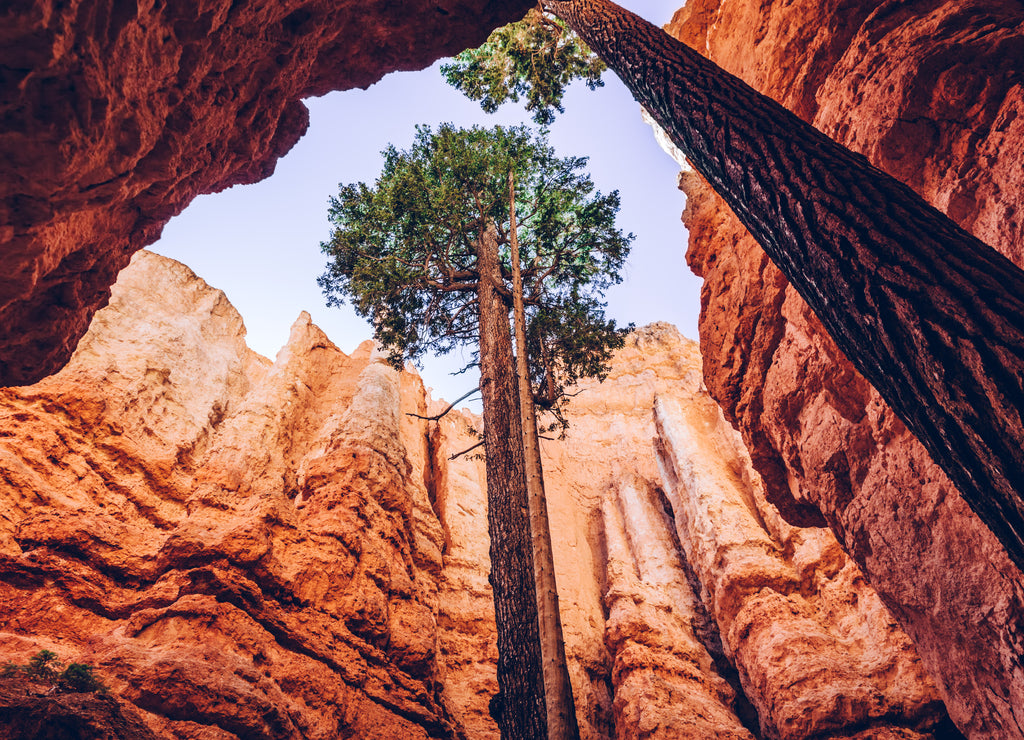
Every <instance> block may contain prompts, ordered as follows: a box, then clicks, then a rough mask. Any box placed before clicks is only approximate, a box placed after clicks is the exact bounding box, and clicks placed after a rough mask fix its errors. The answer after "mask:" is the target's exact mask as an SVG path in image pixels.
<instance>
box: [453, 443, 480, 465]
mask: <svg viewBox="0 0 1024 740" xmlns="http://www.w3.org/2000/svg"><path fill="white" fill-rule="evenodd" d="M483 443H484V441H483V440H480V441H479V442H477V443H476V444H475V445H473V446H472V447H468V448H466V449H464V450H463V451H462V452H456V453H455V454H454V455H452V456H451V457H449V458H448V459H449V460H454V459H455V458H457V457H461V456H462V455H465V454H466V453H467V452H472V451H473V450H475V449H476V448H477V447H482V446H483Z"/></svg>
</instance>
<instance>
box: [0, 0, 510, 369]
mask: <svg viewBox="0 0 1024 740" xmlns="http://www.w3.org/2000/svg"><path fill="white" fill-rule="evenodd" d="M529 5H530V3H529V2H525V0H515V1H514V2H495V1H493V0H439V1H431V2H404V3H395V2H387V1H386V0H371V1H369V2H354V1H349V2H331V1H328V0H273V1H272V2H260V3H237V2H231V0H208V1H205V2H201V3H163V2H153V1H152V0H150V1H149V2H140V3H134V2H124V1H123V0H101V1H99V2H93V1H90V2H85V1H83V0H74V1H73V2H69V3H53V2H48V1H47V0H36V1H35V2H33V1H32V0H23V1H22V0H19V1H17V2H14V3H5V4H4V7H3V8H2V9H0V253H2V254H3V258H4V265H5V270H4V275H3V276H2V277H0V338H2V339H0V384H3V385H11V384H17V383H30V382H34V381H36V380H38V379H40V378H42V377H44V376H45V375H47V374H49V373H52V372H54V371H56V370H57V369H59V368H60V367H61V366H62V365H63V364H64V362H66V361H67V359H68V358H69V357H70V355H71V352H72V351H73V349H74V347H75V344H76V343H77V341H78V339H79V338H80V337H81V336H82V335H83V334H84V332H85V330H86V328H87V327H88V325H89V320H90V319H91V317H92V314H93V312H94V311H95V310H96V309H97V308H99V307H100V306H102V305H103V304H104V303H105V302H106V300H107V297H108V295H109V288H110V285H111V284H112V283H113V282H114V279H115V278H116V276H117V273H118V271H120V270H121V269H122V268H123V267H124V266H125V265H127V264H128V260H129V258H130V257H131V255H132V254H133V253H134V252H135V251H136V250H138V249H139V248H140V247H143V246H145V245H147V244H150V243H152V242H153V241H155V240H156V239H157V238H158V236H159V234H160V231H161V229H162V228H163V225H164V224H165V223H167V221H168V220H169V219H170V218H171V216H173V215H175V214H177V213H179V212H181V210H182V209H183V208H184V207H185V206H186V205H187V204H188V203H189V202H190V201H191V200H192V199H193V198H194V197H195V196H196V195H199V194H200V193H208V192H215V191H218V190H222V189H224V188H227V187H229V186H231V185H235V184H239V183H249V182H255V181H257V180H260V179H262V178H264V177H267V176H268V175H269V174H270V173H271V172H273V170H274V166H275V163H276V161H277V159H278V158H279V157H280V156H282V155H283V154H284V153H285V152H287V151H288V150H289V149H290V148H291V147H292V145H294V144H295V142H296V141H297V140H298V138H299V137H300V136H301V135H302V134H303V133H304V132H305V129H306V126H307V124H308V112H307V110H306V108H305V106H304V105H303V104H302V102H301V99H302V98H304V97H308V96H314V95H323V94H324V93H327V92H329V91H331V90H342V89H350V88H353V87H365V86H368V85H370V84H371V83H373V82H375V81H377V80H378V79H380V77H381V76H383V75H384V74H386V73H387V72H390V71H393V70H398V69H419V68H422V67H425V66H427V65H429V64H430V63H431V62H432V61H433V60H435V59H437V58H438V57H440V56H443V55H445V54H452V53H455V52H458V51H461V50H462V49H464V48H466V47H469V46H475V45H477V44H478V43H480V42H481V41H483V39H484V38H485V37H486V35H487V33H488V32H489V31H490V30H491V29H492V28H494V27H496V26H498V25H501V24H502V23H506V22H508V21H510V20H514V19H515V18H516V17H518V16H521V15H522V14H523V13H524V12H525V11H526V9H527V8H528V7H529ZM354 114H357V112H354Z"/></svg>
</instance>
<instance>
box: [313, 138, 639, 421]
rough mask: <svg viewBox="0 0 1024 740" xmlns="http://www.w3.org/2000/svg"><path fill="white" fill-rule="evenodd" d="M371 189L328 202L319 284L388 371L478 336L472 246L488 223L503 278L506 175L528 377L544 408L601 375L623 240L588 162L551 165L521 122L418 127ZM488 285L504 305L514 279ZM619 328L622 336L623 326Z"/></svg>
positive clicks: (354, 189) (611, 202) (347, 190)
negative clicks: (349, 308)
mask: <svg viewBox="0 0 1024 740" xmlns="http://www.w3.org/2000/svg"><path fill="white" fill-rule="evenodd" d="M383 155H384V167H383V170H382V172H381V174H380V176H379V177H378V178H377V181H376V183H374V185H373V186H372V187H371V186H369V185H366V184H365V183H354V184H349V185H343V186H341V188H340V190H339V193H338V195H337V196H336V197H333V198H331V200H330V211H329V217H330V221H331V223H332V225H333V226H334V228H333V231H332V235H331V239H330V240H329V241H327V242H325V243H323V244H322V245H321V246H322V248H323V250H324V251H325V252H326V253H327V254H328V255H330V261H329V263H328V267H327V270H326V271H325V272H324V274H323V275H322V276H321V277H320V279H319V283H320V285H321V287H322V288H323V290H324V292H325V294H326V296H327V300H328V304H330V305H337V304H341V303H343V302H344V301H345V300H346V299H348V300H350V301H351V302H352V304H353V306H354V308H355V309H356V311H357V312H358V313H359V314H360V315H362V316H364V317H366V318H368V319H370V322H371V323H372V324H373V327H374V334H375V337H376V339H377V340H378V341H379V342H380V343H381V344H382V345H384V346H385V347H386V348H387V349H388V350H389V351H390V356H391V358H392V361H393V362H394V363H396V364H397V363H401V362H402V361H403V360H404V359H412V360H415V359H416V358H418V357H419V356H421V355H422V354H423V353H424V352H427V351H433V352H436V353H438V354H443V353H446V352H448V351H450V350H452V349H453V348H454V347H456V346H458V345H462V344H472V343H473V342H474V341H475V339H476V336H477V314H476V303H477V297H476V287H477V284H478V281H479V279H480V275H479V272H478V270H477V265H476V260H477V257H476V254H477V253H476V243H477V240H478V239H479V237H480V233H481V231H482V230H483V229H484V228H485V227H486V226H487V225H488V224H493V225H494V227H495V228H496V231H497V237H498V244H499V247H500V251H499V259H500V262H501V272H502V276H503V278H507V279H508V281H510V277H511V265H510V262H509V250H508V242H509V203H508V173H509V171H510V170H511V171H513V172H514V173H515V182H516V200H517V207H518V211H519V218H518V233H519V244H520V253H521V269H522V275H523V285H524V300H525V304H526V307H527V313H528V316H529V324H530V335H531V345H532V347H533V348H534V349H535V350H536V352H535V353H531V358H530V359H531V374H532V376H533V379H534V381H535V384H536V387H537V388H538V389H543V392H540V393H538V396H539V397H540V398H542V399H543V401H542V405H543V406H545V407H549V408H550V407H554V406H555V405H556V404H557V401H558V400H559V399H560V398H561V393H562V389H564V387H565V385H566V384H567V383H572V382H574V381H575V380H578V379H579V378H581V377H585V376H588V375H595V374H597V375H600V374H601V372H602V371H603V368H604V366H605V365H606V363H607V360H608V358H609V356H610V353H611V351H612V350H613V349H614V348H616V347H618V346H621V344H622V336H621V335H622V334H623V332H624V331H625V330H624V329H620V328H618V327H616V325H615V322H614V321H612V320H607V319H606V318H605V317H604V305H605V304H604V302H603V300H602V297H603V294H604V291H605V290H606V289H607V288H608V287H609V286H611V285H613V284H616V283H618V282H620V281H621V278H620V276H619V271H620V269H621V267H622V264H623V262H624V260H625V258H626V256H627V255H628V253H629V246H630V242H631V240H632V239H633V235H632V234H623V233H622V232H621V230H619V229H618V228H616V226H615V216H616V214H617V212H618V209H619V194H618V192H617V191H613V192H611V193H609V194H602V193H601V192H599V191H595V188H594V184H593V182H592V181H591V179H590V177H589V176H587V175H586V174H585V173H583V172H582V170H583V168H584V166H585V165H586V162H587V160H586V158H584V157H558V156H556V154H555V152H554V150H553V149H552V148H551V147H550V146H549V145H548V142H547V137H546V134H545V133H544V132H540V133H536V134H535V133H533V132H531V130H530V129H529V128H527V127H522V126H520V127H512V128H504V127H501V126H497V127H494V128H482V127H473V128H470V129H458V128H456V127H454V126H452V125H451V124H443V125H442V126H440V127H439V129H438V130H437V131H436V132H435V131H432V130H431V128H430V127H428V126H419V127H417V129H416V135H415V138H414V141H413V143H412V146H411V147H409V148H408V149H406V150H399V149H397V148H396V147H394V146H390V147H388V149H386V150H385V151H384V152H383ZM508 281H503V284H502V285H499V286H497V287H498V290H499V292H500V293H501V294H502V295H503V296H504V297H505V298H506V302H507V303H508V305H509V306H511V292H510V287H509V282H508ZM627 328H628V327H627Z"/></svg>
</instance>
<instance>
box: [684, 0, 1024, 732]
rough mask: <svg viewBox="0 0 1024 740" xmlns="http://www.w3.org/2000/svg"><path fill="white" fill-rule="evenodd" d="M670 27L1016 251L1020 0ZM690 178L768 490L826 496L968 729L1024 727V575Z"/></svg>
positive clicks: (853, 0) (848, 541)
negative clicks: (1023, 658) (1023, 577)
mask: <svg viewBox="0 0 1024 740" xmlns="http://www.w3.org/2000/svg"><path fill="white" fill-rule="evenodd" d="M670 32H671V33H673V34H674V35H675V36H676V37H678V38H680V39H681V40H683V41H684V42H686V43H688V44H690V45H691V46H693V47H694V48H695V49H697V50H698V51H700V52H701V53H703V54H705V55H707V56H709V57H710V58H711V59H713V60H714V61H716V62H717V63H718V64H720V65H722V66H723V67H725V68H726V69H727V70H729V71H731V72H733V73H735V74H737V75H739V76H740V77H742V78H743V79H744V80H746V81H747V82H749V83H750V84H751V85H753V86H754V87H755V88H757V89H759V90H761V91H762V92H764V93H766V94H768V95H770V96H772V97H774V98H775V99H776V100H778V101H779V102H781V103H783V104H784V105H786V106H787V107H789V108H790V109H791V110H793V111H794V112H796V113H798V114H799V115H801V116H802V117H803V118H805V119H806V120H808V121H810V122H812V123H814V125H815V126H817V127H818V128H820V129H821V130H823V131H825V132H826V133H828V134H829V135H831V136H832V137H834V138H835V139H837V140H838V141H839V142H841V143H843V144H846V145H848V146H849V147H850V148H852V149H854V150H857V151H860V152H863V153H864V154H865V155H867V156H868V158H869V159H870V160H871V161H872V163H874V164H875V165H877V166H879V167H880V168H882V169H884V170H886V171H888V172H890V173H891V174H893V175H894V176H896V177H897V178H899V179H900V180H902V181H904V182H906V183H908V184H909V185H910V186H911V187H913V188H914V189H915V190H917V192H918V193H920V194H921V195H922V197H924V198H925V199H926V200H927V201H929V202H930V203H932V204H933V205H935V206H936V207H938V208H940V209H942V210H944V211H945V212H946V213H948V214H949V216H950V217H951V218H953V219H954V220H955V221H956V222H957V223H959V224H960V225H961V226H963V227H964V228H966V229H967V230H969V231H971V232H972V233H974V234H975V235H976V236H978V237H979V238H981V239H983V240H985V241H987V242H988V243H989V244H991V245H992V246H994V247H995V248H996V249H998V250H1000V251H1001V252H1003V253H1004V254H1005V255H1006V256H1007V257H1009V258H1010V259H1012V260H1015V261H1016V262H1017V264H1024V252H1022V251H1021V248H1022V247H1021V245H1022V244H1024V238H1022V237H1024V217H1022V213H1024V209H1022V206H1024V168H1022V167H1021V165H1020V157H1019V156H1018V152H1019V150H1020V143H1021V142H1022V141H1024V86H1022V84H1021V78H1020V59H1021V58H1024V26H1022V25H1021V6H1020V3H1019V2H1016V1H1015V0H971V1H970V2H961V1H960V0H936V1H932V0H929V1H927V2H925V1H923V0H922V1H920V2H917V1H915V2H876V1H874V0H872V1H865V0H831V1H830V2H825V3H822V2H809V1H805V0H797V1H796V2H789V1H786V2H783V1H782V0H778V1H776V0H734V1H731V2H720V1H719V0H690V2H688V3H687V4H686V7H685V8H684V9H683V10H681V11H679V13H677V15H676V17H675V19H674V21H673V23H672V24H671V25H670ZM681 182H682V187H683V189H684V190H685V191H686V193H687V195H688V204H687V211H686V213H685V214H684V221H685V222H686V223H687V225H688V227H689V229H690V235H691V237H690V247H689V252H688V261H689V263H690V265H691V267H692V268H693V269H694V271H695V272H696V273H698V274H699V275H701V276H703V277H704V279H705V284H704V289H703V295H702V315H701V323H700V331H701V350H702V353H703V356H704V375H705V379H706V382H707V385H708V389H709V391H710V393H711V395H712V396H713V397H714V398H715V399H716V400H717V401H718V402H719V403H720V404H721V405H722V407H723V409H724V411H725V415H726V417H727V418H728V419H729V420H730V421H732V422H733V423H735V424H736V425H737V426H738V428H739V429H740V430H741V431H742V433H743V438H744V440H745V442H746V444H747V446H748V448H749V451H750V455H751V457H752V459H753V462H754V466H755V468H756V469H757V471H758V472H759V473H760V474H761V476H762V477H763V480H764V482H765V486H766V494H767V498H768V499H769V500H770V501H772V502H773V503H774V504H776V505H777V506H778V507H779V509H780V510H781V511H782V512H783V513H784V514H787V515H788V516H790V518H791V519H793V520H794V521H795V514H796V513H797V512H799V511H800V508H801V507H798V506H796V504H798V503H799V504H810V505H811V506H812V507H814V508H816V509H818V510H819V511H820V512H821V514H822V515H823V521H827V523H828V524H829V526H830V527H831V529H832V530H833V531H834V532H835V533H836V534H837V535H838V537H839V539H840V541H841V542H842V544H843V547H844V548H845V549H846V550H847V552H849V553H850V554H851V555H852V556H853V557H854V559H855V560H856V561H857V562H858V564H859V565H860V566H861V568H862V569H863V572H864V574H865V576H866V577H867V579H868V581H869V582H870V583H871V584H872V586H873V587H874V588H875V589H877V591H878V593H879V594H880V595H881V597H882V599H883V601H884V602H885V603H886V605H887V606H888V607H889V609H890V611H891V613H892V614H893V615H894V616H895V617H896V619H897V620H898V621H899V622H900V624H901V625H902V626H903V628H904V629H905V630H906V631H907V633H908V634H909V635H910V637H911V638H912V639H913V640H914V642H915V643H916V645H917V649H918V651H919V653H920V655H921V658H922V660H923V661H924V664H925V666H926V668H927V670H928V671H929V673H930V674H931V675H932V676H933V678H934V679H935V680H936V682H937V683H938V686H939V689H940V692H941V694H942V696H943V698H944V699H945V701H946V704H947V706H948V708H949V711H950V714H951V716H952V717H953V719H954V720H955V721H956V722H957V723H958V724H959V726H960V727H961V728H963V729H964V730H965V731H966V732H968V733H970V734H971V735H972V736H975V737H986V738H989V737H991V738H1002V737H1006V738H1010V737H1013V738H1020V737H1024V662H1022V655H1024V650H1022V647H1024V579H1022V574H1021V573H1020V571H1019V570H1017V569H1016V568H1015V567H1013V566H1012V565H1011V563H1010V561H1009V560H1008V558H1007V556H1006V555H1005V553H1004V551H1003V550H1002V548H1001V547H1000V546H999V545H998V543H997V542H996V541H995V539H994V537H993V536H992V535H991V534H990V533H989V531H988V530H987V529H986V528H985V526H984V525H983V524H982V523H981V522H980V521H979V520H978V519H977V517H975V516H974V515H973V514H972V513H971V512H970V510H969V509H968V508H967V506H966V505H965V504H964V503H963V501H962V500H961V498H960V497H959V495H958V494H957V493H956V491H955V488H954V487H953V485H952V484H951V483H950V482H949V480H948V479H947V478H946V476H945V475H944V474H943V473H942V472H941V471H940V470H939V469H938V468H937V467H936V466H935V465H934V464H933V463H932V462H931V460H930V458H929V457H928V455H927V453H926V452H925V451H924V449H923V447H922V446H921V445H920V444H919V443H918V442H917V441H916V440H915V439H914V438H913V437H912V436H911V435H910V434H909V433H908V432H907V431H906V429H905V428H904V426H903V425H902V423H900V422H899V421H898V420H897V419H896V418H895V416H894V415H893V413H892V411H891V410H890V409H889V408H888V407H887V406H886V404H885V403H884V402H883V401H882V400H881V399H880V398H879V397H878V395H877V394H876V393H875V392H874V391H873V390H872V389H871V388H870V386H868V384H867V383H866V382H865V381H864V380H863V378H861V377H860V376H859V375H858V374H857V373H856V372H855V371H854V370H853V368H852V366H851V365H850V363H849V362H848V361H847V359H846V358H845V357H844V356H843V355H842V353H841V352H840V351H839V350H838V349H837V348H836V346H835V345H834V343H833V342H832V341H831V339H830V338H829V337H828V336H827V334H826V333H825V331H824V329H823V328H822V326H821V324H820V323H819V322H818V321H817V319H816V318H815V317H814V316H813V315H812V314H811V313H810V311H809V310H808V308H807V306H806V305H805V304H804V302H803V301H802V300H801V299H800V298H799V297H798V296H797V295H796V293H795V292H794V291H793V289H792V288H791V287H790V286H789V285H788V284H787V282H786V280H785V279H784V278H783V277H782V275H781V273H780V272H779V271H778V270H777V269H776V268H775V267H774V266H773V265H772V264H771V263H770V262H769V261H768V259H767V257H766V256H765V255H764V253H763V252H762V251H761V249H760V248H759V247H758V246H757V245H756V244H755V243H754V241H753V240H752V239H751V237H750V236H749V235H748V234H747V233H746V231H745V230H744V229H743V227H742V226H740V225H739V223H738V222H737V221H736V219H735V218H734V217H733V216H732V214H731V213H730V212H729V210H728V208H727V207H726V206H725V204H724V203H723V202H722V201H721V200H720V199H718V198H717V196H715V195H714V193H713V192H712V191H711V189H710V188H709V187H708V185H707V184H706V183H705V182H704V181H703V180H702V179H701V178H700V177H699V176H697V175H695V174H693V173H687V174H684V175H683V177H682V180H681ZM805 521H806V520H805Z"/></svg>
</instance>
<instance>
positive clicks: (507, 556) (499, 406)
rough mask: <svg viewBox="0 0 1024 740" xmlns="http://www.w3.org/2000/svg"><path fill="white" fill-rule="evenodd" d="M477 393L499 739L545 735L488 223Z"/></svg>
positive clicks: (510, 390) (504, 323) (515, 436)
mask: <svg viewBox="0 0 1024 740" xmlns="http://www.w3.org/2000/svg"><path fill="white" fill-rule="evenodd" d="M476 246H477V269H478V271H479V274H480V278H479V286H478V288H477V295H478V300H479V321H480V325H479V326H480V393H481V395H482V396H483V407H484V414H483V416H484V449H485V451H486V455H487V531H488V534H489V535H490V539H491V575H490V581H491V586H492V588H493V589H494V619H495V622H496V624H497V628H498V696H497V697H495V700H492V704H491V712H492V714H493V715H494V716H495V719H496V720H497V722H498V727H499V728H500V730H501V737H502V740H539V739H540V738H545V737H547V725H546V721H545V720H546V708H545V700H544V680H543V673H542V667H541V652H540V643H539V635H538V624H537V592H536V589H535V587H534V573H533V554H532V553H533V549H532V544H531V542H530V520H529V516H528V506H529V504H528V502H527V497H526V471H525V468H524V464H523V445H522V439H523V429H522V424H521V423H520V419H519V404H518V402H517V400H518V399H517V398H516V378H515V375H514V374H513V367H514V365H513V360H512V339H511V335H510V332H509V324H508V309H507V308H506V307H505V303H504V301H503V300H502V298H501V295H499V293H498V290H497V286H498V281H500V280H501V272H500V266H499V264H498V240H497V234H496V232H495V229H494V226H493V225H489V226H488V227H487V228H486V229H484V230H483V231H482V233H481V234H480V237H479V239H478V240H477V245H476Z"/></svg>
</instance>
